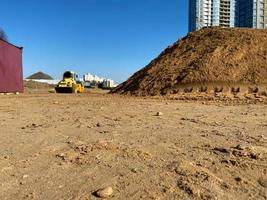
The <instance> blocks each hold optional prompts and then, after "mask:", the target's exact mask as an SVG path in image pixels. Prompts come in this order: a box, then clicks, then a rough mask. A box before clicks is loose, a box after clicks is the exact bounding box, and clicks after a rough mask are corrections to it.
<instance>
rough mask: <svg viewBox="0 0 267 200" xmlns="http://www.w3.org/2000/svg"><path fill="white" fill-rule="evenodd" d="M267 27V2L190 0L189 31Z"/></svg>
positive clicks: (253, 0)
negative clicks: (209, 28) (215, 27)
mask: <svg viewBox="0 0 267 200" xmlns="http://www.w3.org/2000/svg"><path fill="white" fill-rule="evenodd" d="M209 26H220V27H247V28H259V29H263V28H266V27H267V0H189V31H195V30H199V29H201V28H203V27H209Z"/></svg>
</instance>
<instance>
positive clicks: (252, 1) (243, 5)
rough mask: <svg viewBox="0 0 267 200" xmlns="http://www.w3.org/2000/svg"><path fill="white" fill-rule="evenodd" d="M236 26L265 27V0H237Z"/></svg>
mask: <svg viewBox="0 0 267 200" xmlns="http://www.w3.org/2000/svg"><path fill="white" fill-rule="evenodd" d="M236 11H237V12H236V23H235V25H236V27H248V28H257V29H263V28H266V27H267V0H237V4H236Z"/></svg>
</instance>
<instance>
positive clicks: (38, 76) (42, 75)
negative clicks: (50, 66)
mask: <svg viewBox="0 0 267 200" xmlns="http://www.w3.org/2000/svg"><path fill="white" fill-rule="evenodd" d="M26 79H41V80H53V78H52V77H51V76H50V75H48V74H45V73H43V72H37V73H35V74H32V75H30V76H29V77H27V78H26Z"/></svg>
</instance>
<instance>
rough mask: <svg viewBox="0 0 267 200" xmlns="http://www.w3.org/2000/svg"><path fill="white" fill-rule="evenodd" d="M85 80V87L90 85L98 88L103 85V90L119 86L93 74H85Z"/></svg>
mask: <svg viewBox="0 0 267 200" xmlns="http://www.w3.org/2000/svg"><path fill="white" fill-rule="evenodd" d="M83 80H84V82H85V85H86V86H87V85H88V84H89V86H93V87H94V86H98V85H102V87H103V88H112V87H116V86H117V85H116V84H115V83H114V81H113V80H111V79H108V78H101V77H98V76H97V75H93V74H90V73H88V74H85V75H84V76H83Z"/></svg>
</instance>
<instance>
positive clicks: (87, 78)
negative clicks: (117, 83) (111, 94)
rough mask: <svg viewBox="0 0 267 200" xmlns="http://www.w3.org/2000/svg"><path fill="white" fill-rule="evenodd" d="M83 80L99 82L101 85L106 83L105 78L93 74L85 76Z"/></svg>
mask: <svg viewBox="0 0 267 200" xmlns="http://www.w3.org/2000/svg"><path fill="white" fill-rule="evenodd" d="M83 80H84V81H85V82H97V83H101V82H103V81H104V78H100V77H98V76H97V75H93V74H90V73H88V74H85V75H84V76H83Z"/></svg>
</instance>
